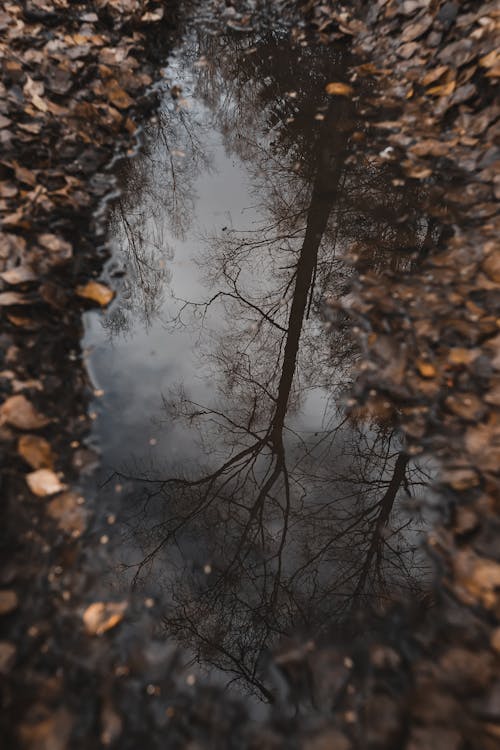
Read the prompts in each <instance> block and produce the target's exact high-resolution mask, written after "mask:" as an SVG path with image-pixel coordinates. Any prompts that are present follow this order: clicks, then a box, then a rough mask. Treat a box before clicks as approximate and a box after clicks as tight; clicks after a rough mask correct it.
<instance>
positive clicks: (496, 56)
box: [479, 49, 500, 68]
mask: <svg viewBox="0 0 500 750" xmlns="http://www.w3.org/2000/svg"><path fill="white" fill-rule="evenodd" d="M499 63H500V51H499V50H498V49H494V50H492V51H491V52H489V53H488V54H487V55H484V56H483V57H480V58H479V65H481V67H482V68H495V67H496V66H497V65H498V64H499Z"/></svg>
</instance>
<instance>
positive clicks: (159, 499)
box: [84, 34, 433, 702]
mask: <svg viewBox="0 0 500 750" xmlns="http://www.w3.org/2000/svg"><path fill="white" fill-rule="evenodd" d="M349 64H350V61H349V60H348V55H347V52H346V51H345V50H342V49H338V50H335V49H332V48H328V49H324V48H314V47H301V46H297V47H293V46H291V45H290V44H289V43H288V42H287V40H286V39H283V38H280V37H279V36H275V37H273V36H263V37H250V36H247V35H243V36H238V35H235V36H227V37H218V38H215V37H198V36H197V35H195V34H193V35H191V36H188V38H187V39H186V41H185V43H184V44H183V46H182V47H181V48H180V49H179V50H178V51H177V53H176V54H174V55H173V56H172V58H171V60H170V63H169V66H168V68H167V69H166V70H165V80H166V86H165V93H164V97H163V102H162V106H161V109H160V112H159V114H158V117H157V119H156V121H155V122H153V123H150V124H149V125H148V127H147V131H146V138H145V145H144V149H143V151H142V154H141V155H140V156H139V157H138V158H137V159H135V160H134V161H130V162H128V163H127V164H126V165H125V166H124V167H123V168H122V169H121V172H120V174H119V180H120V183H121V187H122V190H123V192H122V196H121V198H120V199H119V200H118V202H117V203H116V205H115V207H114V209H113V211H112V214H111V217H110V225H109V235H110V239H111V240H112V243H113V246H114V254H113V258H112V259H111V261H110V263H109V264H108V269H107V274H108V276H109V277H110V278H115V279H116V280H117V281H116V283H117V285H118V288H119V294H118V296H117V299H116V300H115V302H114V303H113V305H112V306H111V308H110V309H109V311H108V312H107V313H106V314H105V315H98V314H96V313H91V314H89V315H88V316H87V319H86V336H85V341H84V346H85V348H86V351H87V360H88V367H89V372H90V374H91V377H92V380H93V383H94V386H95V388H96V399H95V402H94V407H93V408H94V417H95V419H94V430H93V434H92V436H91V440H90V444H91V445H93V446H95V447H96V448H98V450H99V452H100V454H101V467H100V469H99V472H98V473H97V475H94V476H92V477H91V478H90V479H89V480H88V482H89V485H90V489H92V491H94V492H96V493H97V496H98V497H97V508H98V511H97V517H96V519H95V525H94V532H93V533H94V534H95V536H96V537H98V538H99V539H100V541H101V544H100V546H99V549H100V550H101V553H100V555H97V556H94V559H93V561H92V564H93V565H94V568H95V571H96V578H97V579H98V580H99V585H100V586H101V589H102V592H103V595H104V594H105V595H108V596H109V595H110V594H111V595H113V596H116V597H121V598H123V597H124V596H127V595H128V594H129V592H131V591H132V592H133V596H134V597H136V598H138V599H139V600H140V601H141V602H142V603H143V609H144V611H146V610H147V616H148V622H149V623H150V625H149V626H148V627H149V631H148V632H150V633H151V634H152V635H153V634H154V635H155V637H160V638H164V639H165V642H166V643H168V644H176V645H180V646H181V647H182V652H181V653H182V655H183V656H182V658H183V660H184V661H183V664H184V675H185V678H186V680H187V683H188V684H192V683H193V681H195V680H199V679H208V680H215V681H216V682H219V683H221V682H222V684H225V685H232V686H233V687H237V688H238V689H239V690H243V691H244V692H245V693H249V694H252V695H254V696H256V697H257V698H259V699H261V700H262V701H264V702H269V701H272V700H273V699H274V698H275V697H276V695H277V693H278V692H279V690H280V687H279V684H278V683H279V679H278V677H277V676H276V675H277V672H276V670H275V671H274V673H272V671H270V670H269V662H270V656H269V655H270V654H271V653H272V652H273V653H278V654H279V653H280V651H281V650H286V649H289V648H290V644H291V643H294V642H298V643H300V644H302V646H301V647H304V645H303V644H304V643H306V644H311V643H312V642H313V641H319V640H321V639H322V638H325V637H329V636H331V633H332V632H339V633H344V634H347V635H348V637H356V636H357V635H361V637H362V633H363V630H364V629H365V628H370V627H372V625H371V624H370V616H371V615H372V614H373V615H376V614H377V613H378V612H380V611H381V610H383V609H386V608H387V606H388V605H389V604H390V602H391V601H393V600H398V599H400V598H401V597H406V596H410V597H411V598H412V600H413V601H415V602H419V601H423V599H424V595H425V592H426V590H427V588H428V585H429V577H430V573H429V566H428V562H427V561H426V558H425V556H424V554H423V552H422V550H421V542H422V538H423V533H424V532H425V528H426V510H425V508H426V502H424V500H425V501H426V499H427V498H428V496H429V491H428V489H426V487H427V484H428V482H429V478H430V475H431V473H432V466H431V465H430V462H429V461H428V460H427V461H426V460H422V459H421V460H420V461H418V462H417V461H415V460H413V459H412V458H411V457H410V456H409V455H408V453H407V451H406V450H405V445H404V444H403V442H402V439H401V437H400V435H399V434H398V431H397V430H396V429H395V427H394V426H393V425H392V424H391V421H390V420H389V419H388V418H387V415H386V412H385V411H384V409H383V408H381V412H380V415H379V416H378V417H376V416H372V418H371V419H370V420H366V419H365V420H363V419H361V417H360V416H355V415H353V414H350V413H348V409H347V407H348V406H349V391H350V387H351V385H352V383H353V382H354V381H355V379H356V376H357V373H358V372H359V364H358V363H359V352H358V351H357V348H356V345H355V343H354V340H353V337H352V330H351V324H350V322H349V320H348V319H347V317H346V316H345V315H344V314H340V313H339V314H337V313H335V314H334V313H332V308H331V304H330V303H331V301H332V300H335V299H338V298H340V297H344V296H345V295H348V294H349V288H350V284H351V281H352V278H353V275H354V270H353V266H352V263H351V261H350V260H349V258H350V257H351V256H352V251H353V247H355V250H356V254H357V256H358V258H359V257H361V258H362V262H363V266H364V267H366V268H367V269H370V270H374V271H378V270H381V269H383V268H385V267H387V266H390V267H392V268H398V269H401V271H402V272H407V271H410V270H411V267H412V265H414V264H416V263H418V259H419V256H420V255H421V254H425V252H426V251H427V250H428V247H429V243H430V242H432V232H433V225H432V223H431V222H430V221H429V220H428V219H427V217H426V215H425V212H423V210H422V209H420V208H419V206H420V205H421V204H420V202H419V200H418V196H416V195H415V193H414V192H412V191H411V190H410V188H408V186H405V185H404V184H403V182H402V181H401V180H400V179H398V178H397V176H396V175H395V172H394V169H393V167H392V166H391V165H388V163H387V162H386V161H385V160H384V159H383V158H382V159H378V160H367V161H366V162H364V163H362V165H361V166H360V161H359V159H357V160H355V159H354V158H353V154H354V151H355V150H356V149H358V151H359V143H360V142H362V139H363V133H362V128H363V125H362V121H361V120H360V116H359V107H360V104H359V99H360V97H359V96H358V97H354V98H353V97H351V96H349V97H345V96H334V97H332V96H330V97H329V96H328V95H326V94H325V84H326V83H328V82H332V81H333V82H343V81H344V82H345V81H346V77H347V70H348V66H349ZM172 87H173V88H172ZM139 610H140V607H139ZM142 616H143V615H141V614H139V615H138V620H141V622H142V619H141V618H142ZM144 616H145V615H144ZM294 639H295V640H294ZM305 647H306V648H309V645H307V646H305ZM278 662H279V657H278ZM273 675H274V676H273ZM280 679H281V678H280Z"/></svg>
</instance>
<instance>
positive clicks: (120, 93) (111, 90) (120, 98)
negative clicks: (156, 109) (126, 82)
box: [106, 80, 134, 109]
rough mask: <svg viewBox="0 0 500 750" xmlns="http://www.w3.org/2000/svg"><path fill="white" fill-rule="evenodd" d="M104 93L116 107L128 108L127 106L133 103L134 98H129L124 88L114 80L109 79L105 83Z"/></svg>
mask: <svg viewBox="0 0 500 750" xmlns="http://www.w3.org/2000/svg"><path fill="white" fill-rule="evenodd" d="M106 94H107V96H108V99H109V101H110V102H111V104H114V106H115V107H118V109H128V107H131V106H132V105H133V104H134V100H133V99H131V97H130V96H129V95H128V94H127V92H126V91H125V89H122V88H121V86H119V84H118V82H117V81H115V80H112V81H110V82H109V83H108V84H107V85H106Z"/></svg>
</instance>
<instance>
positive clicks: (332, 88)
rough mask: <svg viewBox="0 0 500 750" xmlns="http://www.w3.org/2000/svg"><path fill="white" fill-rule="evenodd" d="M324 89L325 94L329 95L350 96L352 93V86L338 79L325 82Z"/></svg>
mask: <svg viewBox="0 0 500 750" xmlns="http://www.w3.org/2000/svg"><path fill="white" fill-rule="evenodd" d="M325 91H326V93H327V94H330V96H352V94H353V93H354V89H353V88H352V86H349V85H348V84H347V83H341V82H340V81H337V82H335V81H332V82H331V83H327V84H326V86H325Z"/></svg>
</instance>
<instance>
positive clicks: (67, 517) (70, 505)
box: [46, 492, 87, 536]
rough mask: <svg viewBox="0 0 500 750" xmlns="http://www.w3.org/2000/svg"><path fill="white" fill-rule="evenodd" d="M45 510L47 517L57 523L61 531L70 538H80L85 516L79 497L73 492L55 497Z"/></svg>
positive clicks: (83, 528)
mask: <svg viewBox="0 0 500 750" xmlns="http://www.w3.org/2000/svg"><path fill="white" fill-rule="evenodd" d="M46 510H47V513H48V514H49V516H50V517H51V518H53V519H54V520H55V521H57V525H58V527H59V528H60V529H61V531H64V532H66V533H67V534H71V535H72V536H80V535H81V534H83V532H84V531H85V527H86V518H87V514H86V512H85V510H84V508H83V506H82V504H81V501H80V496H79V495H76V494H75V493H74V492H63V493H61V494H60V495H57V497H55V498H53V499H52V500H51V501H50V502H49V503H48V505H47V508H46Z"/></svg>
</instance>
